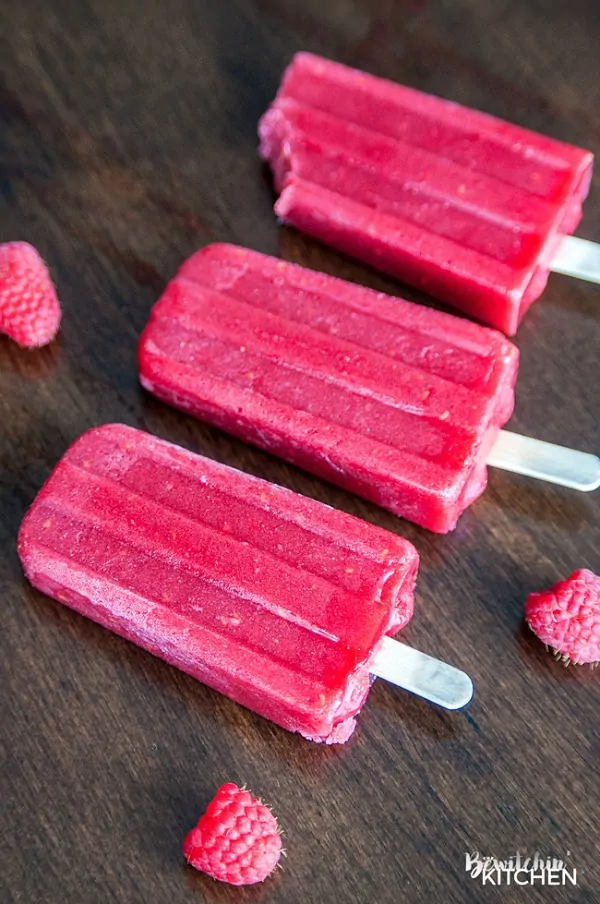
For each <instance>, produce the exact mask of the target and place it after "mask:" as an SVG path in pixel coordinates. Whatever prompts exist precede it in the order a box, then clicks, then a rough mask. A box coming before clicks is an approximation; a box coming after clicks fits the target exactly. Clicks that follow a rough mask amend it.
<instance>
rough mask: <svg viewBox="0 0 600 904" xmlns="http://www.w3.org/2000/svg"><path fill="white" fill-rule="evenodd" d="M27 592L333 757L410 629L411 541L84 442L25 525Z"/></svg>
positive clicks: (223, 472) (164, 458) (198, 468)
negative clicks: (383, 649) (375, 672)
mask: <svg viewBox="0 0 600 904" xmlns="http://www.w3.org/2000/svg"><path fill="white" fill-rule="evenodd" d="M19 555H20V557H21V561H22V563H23V568H24V570H25V573H26V575H27V577H28V578H29V580H30V581H31V583H32V584H33V585H34V586H35V587H37V588H38V589H39V590H41V591H42V592H44V593H46V594H48V595H49V596H52V597H54V598H55V599H57V600H60V601H61V602H63V603H65V604H66V605H68V606H70V607H71V608H73V609H75V610H77V612H80V613H81V614H83V615H86V616H88V618H91V619H93V620H94V621H96V622H99V623H100V624H101V625H104V626H105V627H107V628H110V629H111V630H112V631H115V632H116V633H117V634H121V635H122V636H123V637H126V638H127V639H128V640H132V641H133V642H134V643H136V644H138V645H139V646H141V647H144V648H145V649H146V650H149V651H150V652H152V653H154V654H155V655H156V656H159V657H161V658H162V659H165V660H166V661H167V662H169V663H171V664H172V665H174V666H176V667H177V668H180V669H182V670H183V671H185V672H188V673H189V674H190V675H193V676H194V677H195V678H198V679H199V680H200V681H203V682H204V683H206V684H208V685H210V686H211V687H213V688H215V689H216V690H218V691H221V692H222V693H224V694H226V695H227V696H228V697H230V698H231V699H233V700H236V701H237V702H238V703H241V704H243V705H244V706H247V707H248V708H250V709H252V710H254V711H256V712H257V713H260V714H261V715H263V716H266V717H267V718H268V719H271V720H272V721H274V722H277V723H278V724H279V725H282V726H283V727H284V728H287V729H289V730H290V731H297V732H300V733H301V734H302V735H304V737H306V738H309V739H311V740H315V741H324V742H326V743H342V742H344V741H346V740H347V739H348V737H349V736H350V735H351V734H352V731H353V730H354V727H355V716H356V714H357V713H358V711H359V710H360V709H361V707H362V705H363V703H364V702H365V700H366V697H367V694H368V692H369V688H370V683H371V679H370V669H371V666H372V664H373V660H374V657H375V654H376V653H377V651H378V649H379V647H380V646H381V645H382V643H383V639H384V637H385V636H386V635H389V634H393V633H395V632H396V631H397V630H398V629H399V628H401V627H403V626H404V625H405V624H406V623H407V622H408V620H409V619H410V617H411V615H412V607H413V586H414V582H415V577H416V572H417V567H418V555H417V552H416V550H415V549H414V547H413V546H412V545H411V544H410V543H409V542H408V541H406V540H403V539H402V538H400V537H397V536H395V535H393V534H390V533H388V532H387V531H383V530H381V529H379V528H377V527H374V526H373V525H371V524H367V523H363V522H362V521H359V520H358V519H357V518H354V517H352V516H350V515H347V514H344V513H342V512H339V511H336V510H334V509H332V508H329V506H325V505H322V504H321V503H318V502H315V501H313V500H310V499H306V498H304V497H302V496H298V495H297V494H296V493H293V492H291V491H290V490H286V489H282V488H281V487H278V486H274V485H273V484H270V483H268V482H266V481H264V480H259V479H257V478H255V477H251V476H249V475H247V474H243V473H241V472H239V471H235V470H233V469H232V468H228V467H226V466H225V465H222V464H218V463H216V462H214V461H210V460H208V459H206V458H202V457H201V456H199V455H194V454H192V453H191V452H188V451H186V450H184V449H181V448H179V447H177V446H174V445H172V444H170V443H167V442H164V441H163V440H160V439H156V438H155V437H153V436H150V435H148V434H146V433H143V432H141V431H139V430H134V429H132V428H130V427H125V426H122V425H118V424H113V425H109V426H105V427H100V428H97V429H94V430H90V431H89V432H88V433H85V434H84V435H83V436H82V437H80V439H79V440H77V442H75V443H74V445H73V446H71V448H70V449H68V451H67V452H66V453H65V455H64V456H63V458H62V459H61V461H60V462H59V463H58V465H57V466H56V468H55V470H54V471H53V472H52V474H51V476H50V477H49V479H48V480H47V482H46V483H45V485H44V487H43V488H42V490H41V491H40V493H39V495H38V496H37V498H36V500H35V501H34V503H33V505H32V506H31V508H30V510H29V512H28V513H27V515H26V516H25V519H24V521H23V524H22V526H21V531H20V535H19Z"/></svg>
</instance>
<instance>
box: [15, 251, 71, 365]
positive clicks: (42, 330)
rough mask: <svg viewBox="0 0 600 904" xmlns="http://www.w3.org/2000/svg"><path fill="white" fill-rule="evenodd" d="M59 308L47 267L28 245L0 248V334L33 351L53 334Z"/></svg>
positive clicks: (58, 319) (58, 316) (57, 321)
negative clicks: (4, 334)
mask: <svg viewBox="0 0 600 904" xmlns="http://www.w3.org/2000/svg"><path fill="white" fill-rule="evenodd" d="M60 316H61V311H60V305H59V303H58V298H57V297H56V292H55V291H54V286H53V285H52V280H51V278H50V274H49V272H48V268H47V267H46V265H45V263H44V262H43V260H42V259H41V257H40V256H39V254H38V253H37V251H36V250H35V248H34V247H33V246H32V245H28V244H27V242H8V243H7V244H6V245H0V333H6V335H7V336H10V338H11V339H14V341H15V342H18V343H19V345H23V346H24V347H25V348H35V347H36V346H38V345H46V343H48V342H50V341H51V340H52V339H53V338H54V336H55V335H56V331H57V330H58V325H59V323H60Z"/></svg>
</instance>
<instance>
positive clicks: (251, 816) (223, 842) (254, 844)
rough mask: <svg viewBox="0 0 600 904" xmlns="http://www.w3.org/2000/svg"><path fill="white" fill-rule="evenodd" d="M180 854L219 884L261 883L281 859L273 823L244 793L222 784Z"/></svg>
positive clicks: (264, 809) (279, 846) (259, 805)
mask: <svg viewBox="0 0 600 904" xmlns="http://www.w3.org/2000/svg"><path fill="white" fill-rule="evenodd" d="M183 853H184V855H185V858H186V860H187V861H188V863H190V864H191V865H192V866H194V867H195V868H196V869H199V870H202V871H203V872H205V873H208V875H209V876H212V878H213V879H219V880H220V881H221V882H229V883H230V884H231V885H251V884H253V883H254V882H262V881H263V880H264V879H266V878H267V876H268V875H269V874H270V873H272V872H273V870H274V869H275V867H276V866H277V863H278V862H279V857H280V856H281V836H280V834H279V828H278V826H277V820H276V819H275V817H274V816H273V814H272V813H271V811H270V810H269V808H268V807H266V806H265V805H264V804H263V803H261V801H260V800H256V799H255V798H254V797H252V796H251V795H250V794H249V793H248V791H246V790H245V789H244V788H238V787H237V785H234V784H231V783H230V784H227V785H221V787H220V788H219V790H218V791H217V793H216V795H215V797H214V798H213V799H212V801H211V802H210V804H209V805H208V808H207V810H206V813H205V814H204V815H203V816H201V817H200V821H199V822H198V825H197V826H196V828H195V829H192V831H191V832H190V833H189V834H188V836H187V838H186V839H185V841H184V842H183Z"/></svg>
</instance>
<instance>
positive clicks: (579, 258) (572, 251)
mask: <svg viewBox="0 0 600 904" xmlns="http://www.w3.org/2000/svg"><path fill="white" fill-rule="evenodd" d="M550 269H551V270H554V272H555V273H564V274H565V276H575V277H576V278H577V279H587V281H588V282H594V283H600V245H598V244H597V243H596V242H588V241H587V239H578V238H577V237H576V236H574V235H568V236H567V237H566V238H564V239H563V241H562V243H561V245H560V248H559V249H558V251H557V253H556V255H555V257H554V259H553V261H552V263H551V265H550Z"/></svg>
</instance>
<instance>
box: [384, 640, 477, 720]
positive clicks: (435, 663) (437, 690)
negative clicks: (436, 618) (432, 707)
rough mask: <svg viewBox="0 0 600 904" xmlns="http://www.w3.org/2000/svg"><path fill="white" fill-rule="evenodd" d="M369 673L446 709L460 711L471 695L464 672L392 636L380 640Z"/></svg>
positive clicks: (467, 677)
mask: <svg viewBox="0 0 600 904" xmlns="http://www.w3.org/2000/svg"><path fill="white" fill-rule="evenodd" d="M371 674H372V675H377V677H378V678H383V679H384V680H385V681H390V682H391V683H392V684H395V685H397V686H398V687H402V688H404V690H407V691H410V692H411V693H413V694H417V695H418V696H419V697H424V698H425V700H430V701H431V702H432V703H437V704H438V706H443V707H444V708H445V709H460V707H461V706H466V705H467V703H468V702H469V700H470V699H471V697H472V696H473V682H472V681H471V679H470V678H469V676H468V675H467V674H466V673H465V672H461V671H460V669H455V668H454V666H452V665H447V664H446V663H445V662H440V660H439V659H434V658H433V656H428V655H427V654H426V653H420V652H419V651H418V650H414V649H413V648H412V647H409V646H407V645H406V644H404V643H400V641H398V640H393V638H391V637H384V638H383V643H382V645H381V647H380V648H379V650H378V652H377V655H376V656H375V662H374V664H373V667H372V668H371Z"/></svg>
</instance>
